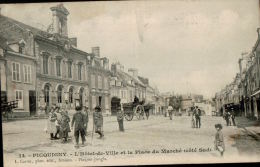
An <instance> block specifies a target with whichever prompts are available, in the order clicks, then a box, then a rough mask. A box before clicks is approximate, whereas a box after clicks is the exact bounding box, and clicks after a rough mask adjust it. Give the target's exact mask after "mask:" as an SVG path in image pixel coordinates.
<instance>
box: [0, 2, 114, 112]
mask: <svg viewBox="0 0 260 167" xmlns="http://www.w3.org/2000/svg"><path fill="white" fill-rule="evenodd" d="M50 9H51V12H52V23H51V25H50V26H49V27H48V29H47V30H46V31H44V30H40V29H37V28H35V27H32V26H29V25H26V24H23V23H21V22H19V21H16V20H14V19H11V18H8V17H6V16H3V15H1V16H0V22H1V24H0V35H1V36H3V37H4V38H6V40H7V42H8V46H9V47H10V48H11V49H12V50H13V51H12V55H10V54H7V56H6V57H7V58H8V59H7V60H8V61H7V65H6V66H7V67H8V68H9V69H8V70H7V72H6V73H7V77H6V78H7V83H8V86H9V85H10V86H12V87H13V88H16V89H17V91H16V92H12V91H11V90H13V88H10V90H8V88H7V94H8V97H9V96H10V97H12V98H14V97H15V95H16V96H18V99H19V100H20V101H24V102H23V105H22V104H21V105H20V106H23V111H25V112H28V111H29V107H28V106H29V105H27V102H26V101H27V100H28V101H29V100H30V99H32V101H34V100H36V111H46V110H45V109H46V108H48V107H49V106H51V105H53V104H56V105H59V106H61V107H65V108H67V109H71V108H74V107H75V105H76V103H77V104H78V105H81V106H82V105H86V106H90V107H91V108H93V107H94V106H95V105H97V104H98V105H102V107H103V108H105V110H104V111H108V110H109V102H108V101H109V85H108V82H109V81H108V80H109V74H108V70H109V69H108V59H107V58H99V48H98V47H95V48H93V49H92V51H93V53H87V52H84V51H82V50H79V49H78V48H77V39H76V38H69V37H68V27H67V20H68V18H67V17H68V15H69V12H68V10H67V9H66V8H65V7H64V6H63V5H62V4H60V5H57V6H54V7H51V8H50ZM50 19H51V18H50ZM10 52H11V51H10ZM8 53H9V52H8ZM1 74H2V71H1ZM28 77H29V79H28ZM91 79H92V80H91ZM1 81H2V80H1ZM93 83H94V84H93ZM89 85H91V86H92V87H91V90H90V89H89ZM94 85H95V86H94ZM21 90H23V91H21ZM33 97H34V99H33ZM90 97H91V98H90ZM94 99H96V102H94ZM93 105H94V106H93ZM19 109H20V108H18V109H17V110H19ZM32 113H35V111H33V112H32ZM38 114H40V112H39V113H38ZM27 115H28V114H27Z"/></svg>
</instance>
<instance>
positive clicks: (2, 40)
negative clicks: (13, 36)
mask: <svg viewBox="0 0 260 167" xmlns="http://www.w3.org/2000/svg"><path fill="white" fill-rule="evenodd" d="M0 48H2V49H5V50H8V51H12V49H11V48H10V47H9V46H8V45H7V40H6V39H5V38H4V37H3V36H1V35H0Z"/></svg>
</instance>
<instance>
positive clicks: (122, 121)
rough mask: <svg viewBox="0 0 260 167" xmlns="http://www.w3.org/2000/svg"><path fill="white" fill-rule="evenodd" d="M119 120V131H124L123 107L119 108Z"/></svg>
mask: <svg viewBox="0 0 260 167" xmlns="http://www.w3.org/2000/svg"><path fill="white" fill-rule="evenodd" d="M116 116H117V122H118V126H119V131H120V132H124V131H125V129H124V112H123V111H122V110H121V107H118V108H117V115H116Z"/></svg>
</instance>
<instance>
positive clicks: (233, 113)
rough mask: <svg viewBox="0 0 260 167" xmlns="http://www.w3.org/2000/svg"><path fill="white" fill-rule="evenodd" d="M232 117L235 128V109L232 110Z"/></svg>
mask: <svg viewBox="0 0 260 167" xmlns="http://www.w3.org/2000/svg"><path fill="white" fill-rule="evenodd" d="M230 117H231V120H232V123H233V126H236V122H235V111H234V108H231V113H230Z"/></svg>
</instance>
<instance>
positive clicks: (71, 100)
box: [69, 87, 73, 103]
mask: <svg viewBox="0 0 260 167" xmlns="http://www.w3.org/2000/svg"><path fill="white" fill-rule="evenodd" d="M69 103H73V87H70V89H69Z"/></svg>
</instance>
